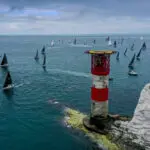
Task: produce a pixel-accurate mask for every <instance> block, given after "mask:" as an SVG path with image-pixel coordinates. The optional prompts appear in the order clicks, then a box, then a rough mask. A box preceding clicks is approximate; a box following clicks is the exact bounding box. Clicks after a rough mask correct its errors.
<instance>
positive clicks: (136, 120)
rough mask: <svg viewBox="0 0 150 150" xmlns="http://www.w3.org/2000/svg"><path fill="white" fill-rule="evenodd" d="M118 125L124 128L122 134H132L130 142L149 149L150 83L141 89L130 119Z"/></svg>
mask: <svg viewBox="0 0 150 150" xmlns="http://www.w3.org/2000/svg"><path fill="white" fill-rule="evenodd" d="M120 127H121V128H122V130H124V134H126V135H127V134H128V135H131V134H132V135H133V136H131V137H130V139H131V141H132V142H134V143H137V144H140V145H142V146H144V147H145V149H146V150H150V84H147V85H146V86H145V87H144V88H143V90H142V91H141V95H140V98H139V101H138V104H137V106H136V108H135V111H134V115H133V118H132V120H131V121H130V122H127V121H125V122H121V125H120ZM130 133H131V134H130ZM128 138H129V137H128Z"/></svg>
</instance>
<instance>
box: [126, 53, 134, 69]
mask: <svg viewBox="0 0 150 150" xmlns="http://www.w3.org/2000/svg"><path fill="white" fill-rule="evenodd" d="M134 61H135V54H134V55H133V57H132V59H131V61H130V63H129V65H128V67H130V68H133V64H134Z"/></svg>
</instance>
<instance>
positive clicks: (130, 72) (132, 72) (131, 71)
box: [128, 69, 138, 76]
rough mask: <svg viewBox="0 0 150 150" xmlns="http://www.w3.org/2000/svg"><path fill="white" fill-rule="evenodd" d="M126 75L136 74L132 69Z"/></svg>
mask: <svg viewBox="0 0 150 150" xmlns="http://www.w3.org/2000/svg"><path fill="white" fill-rule="evenodd" d="M128 75H130V76H137V75H138V74H137V73H136V72H135V71H134V70H133V69H131V70H129V72H128Z"/></svg>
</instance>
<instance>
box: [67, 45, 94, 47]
mask: <svg viewBox="0 0 150 150" xmlns="http://www.w3.org/2000/svg"><path fill="white" fill-rule="evenodd" d="M69 46H71V47H93V45H84V44H76V45H75V44H69Z"/></svg>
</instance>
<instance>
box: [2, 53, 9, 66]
mask: <svg viewBox="0 0 150 150" xmlns="http://www.w3.org/2000/svg"><path fill="white" fill-rule="evenodd" d="M4 65H8V61H7V57H6V54H5V53H4V56H3V59H2V62H1V66H4Z"/></svg>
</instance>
